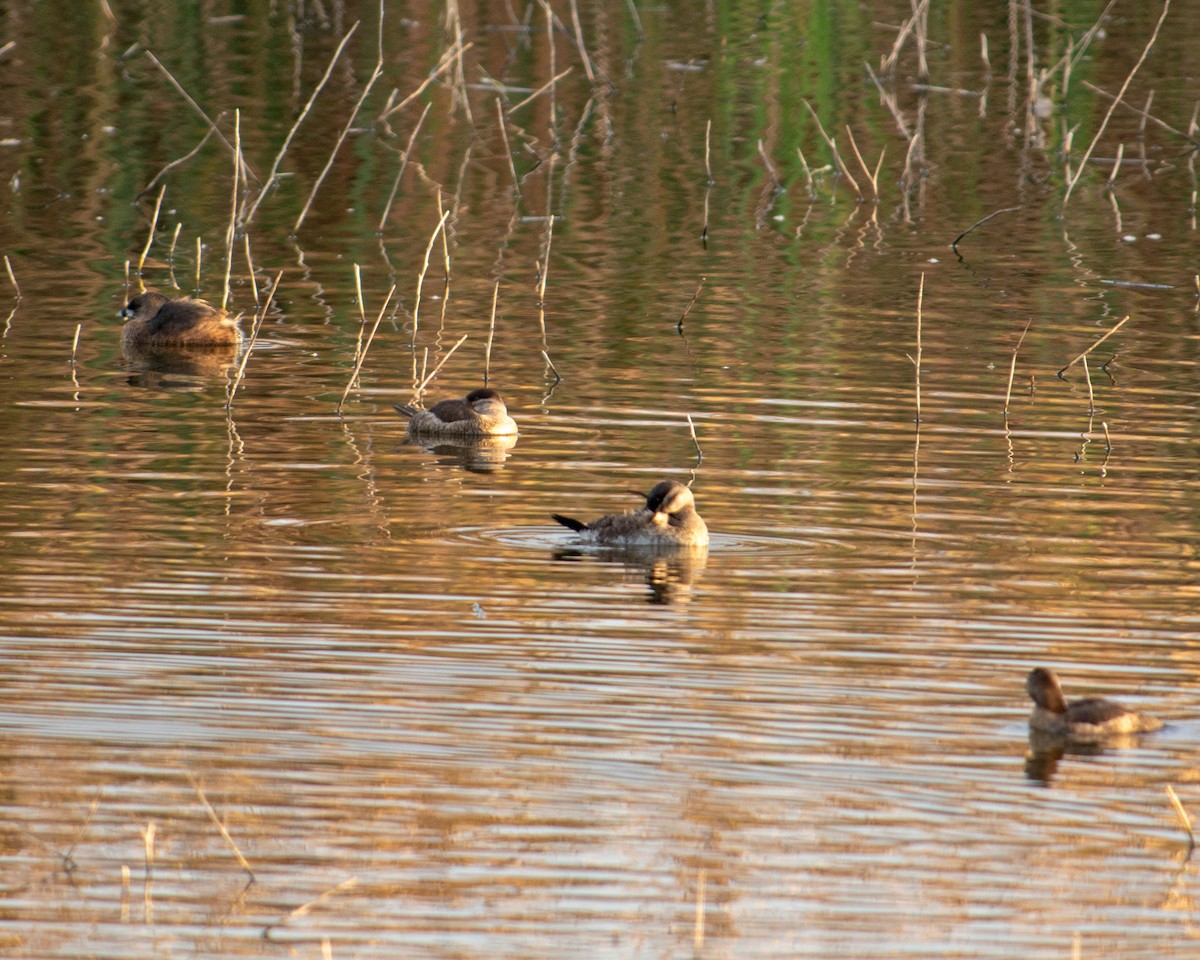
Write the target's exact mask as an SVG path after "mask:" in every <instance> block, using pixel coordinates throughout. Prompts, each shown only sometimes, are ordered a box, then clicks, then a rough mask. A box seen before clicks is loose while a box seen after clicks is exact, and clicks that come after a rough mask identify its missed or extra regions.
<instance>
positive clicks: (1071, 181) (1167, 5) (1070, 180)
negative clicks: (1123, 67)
mask: <svg viewBox="0 0 1200 960" xmlns="http://www.w3.org/2000/svg"><path fill="white" fill-rule="evenodd" d="M1170 9H1171V0H1163V8H1162V13H1161V14H1159V17H1158V22H1157V23H1156V24H1155V25H1154V32H1153V33H1152V34H1151V35H1150V39H1149V40H1148V41H1146V46H1145V48H1144V49H1143V50H1142V55H1141V56H1140V57H1138V61H1137V63H1135V64H1134V65H1133V69H1132V70H1130V71H1129V75H1128V76H1127V77H1126V78H1125V82H1124V83H1123V84H1121V89H1120V90H1118V91H1117V96H1116V98H1115V99H1114V100H1113V102H1112V103H1110V104H1109V105H1108V110H1107V112H1106V113H1105V114H1104V119H1103V120H1101V121H1100V127H1099V129H1097V130H1096V135H1095V136H1094V137H1092V142H1091V143H1089V144H1088V148H1087V150H1086V151H1084V154H1083V159H1081V160H1080V161H1079V165H1078V166H1077V167H1076V168H1075V175H1074V176H1072V175H1071V167H1070V161H1069V160H1068V161H1066V166H1067V170H1066V174H1067V191H1066V193H1065V194H1064V196H1063V202H1062V209H1063V210H1066V208H1067V203H1068V201H1070V199H1071V194H1072V193H1073V192H1074V190H1075V184H1077V183H1078V182H1079V178H1080V177H1081V176H1083V169H1084V167H1085V166H1087V162H1088V159H1089V158H1090V157H1091V155H1092V151H1093V150H1095V149H1096V144H1097V143H1098V142H1099V141H1100V138H1101V137H1102V136H1103V135H1104V131H1105V130H1106V129H1107V128H1108V121H1109V120H1110V119H1112V115H1113V111H1115V110H1116V109H1117V104H1118V103H1120V101H1121V98H1122V97H1124V96H1125V91H1126V90H1128V89H1129V85H1130V84H1131V83H1132V82H1133V78H1134V77H1135V76H1136V75H1137V72H1138V70H1140V69H1141V66H1142V64H1143V63H1145V62H1146V58H1147V57H1148V56H1150V50H1151V48H1152V47H1153V46H1154V42H1155V41H1156V40H1157V39H1158V32H1159V30H1161V29H1162V25H1163V21H1164V20H1166V19H1167V11H1168V10H1170ZM1068 366H1069V364H1068Z"/></svg>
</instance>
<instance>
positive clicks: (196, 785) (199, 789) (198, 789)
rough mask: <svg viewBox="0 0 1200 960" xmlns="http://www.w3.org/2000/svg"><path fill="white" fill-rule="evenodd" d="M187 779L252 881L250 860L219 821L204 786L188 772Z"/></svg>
mask: <svg viewBox="0 0 1200 960" xmlns="http://www.w3.org/2000/svg"><path fill="white" fill-rule="evenodd" d="M188 781H189V782H190V783H191V785H192V788H193V789H194V790H195V791H196V796H198V797H199V798H200V802H201V803H202V804H204V809H205V810H207V811H208V815H209V817H210V818H211V819H212V822H213V823H214V824H216V827H217V829H218V830H219V831H220V832H221V836H222V837H223V838H224V839H225V842H226V843H227V844H229V849H230V850H232V851H233V855H234V856H235V857H237V861H238V863H240V864H241V865H242V869H243V870H245V871H246V873H248V874H250V882H251V883H253V882H254V881H255V876H254V871H253V870H252V869H251V868H250V862H249V861H248V860H247V859H246V858H245V857H244V856H243V855H242V851H241V850H239V849H238V845H237V843H236V842H235V841H234V839H233V837H232V836H230V834H229V831H228V830H227V829H226V828H225V824H223V823H222V822H221V818H220V817H218V816H217V811H216V810H214V809H213V806H212V804H211V803H209V802H208V797H206V796H205V795H204V788H203V787H202V786H200V783H199V781H197V780H196V778H195V777H193V776H192V775H191V774H190V773H189V774H188Z"/></svg>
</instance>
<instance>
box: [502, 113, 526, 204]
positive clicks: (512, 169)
mask: <svg viewBox="0 0 1200 960" xmlns="http://www.w3.org/2000/svg"><path fill="white" fill-rule="evenodd" d="M496 117H497V119H498V120H499V122H500V137H501V139H503V140H504V156H505V158H506V159H507V160H508V172H509V173H511V174H512V178H513V190H515V191H516V192H517V194H518V195H520V193H521V181H520V180H518V179H517V165H516V164H515V163H514V162H513V155H512V147H510V146H509V145H508V128H507V126H506V125H505V122H504V105H503V104H502V103H501V102H500V98H499V97H497V98H496Z"/></svg>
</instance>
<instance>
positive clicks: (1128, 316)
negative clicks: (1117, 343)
mask: <svg viewBox="0 0 1200 960" xmlns="http://www.w3.org/2000/svg"><path fill="white" fill-rule="evenodd" d="M1131 316H1132V314H1126V315H1125V317H1124V318H1122V320H1121V322H1120V323H1118V324H1117V325H1116V326H1115V327H1113V328H1112V329H1111V330H1109V331H1108V333H1106V334H1105V335H1104V336H1102V337H1101V338H1100V339H1099V340H1097V341H1096V342H1095V343H1093V344H1092V345H1091V346H1090V347H1088V348H1087V349H1086V350H1084V351H1083V353H1081V354H1080V355H1079V356H1077V357H1076V358H1075V359H1074V360H1072V361H1071V362H1070V363H1068V364H1067V365H1066V366H1065V367H1063V368H1062V369H1061V370H1059V371H1058V374H1057V375H1058V376H1059V377H1061V376H1062V375H1063V374H1064V373H1066V372H1067V371H1068V370H1070V369H1071V368H1072V367H1073V366H1075V364H1077V363H1078V362H1079V361H1080V360H1082V359H1083V358H1084V357H1086V356H1087V355H1088V354H1089V353H1091V352H1092V351H1093V350H1095V349H1096V348H1097V347H1098V346H1100V344H1102V343H1103V342H1104V341H1105V340H1107V339H1108V338H1109V337H1111V336H1112V335H1113V334H1114V333H1116V332H1117V331H1118V330H1120V329H1121V328H1122V327H1123V326H1125V324H1126V322H1127V321H1128V320H1129V318H1130V317H1131Z"/></svg>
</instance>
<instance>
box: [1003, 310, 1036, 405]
mask: <svg viewBox="0 0 1200 960" xmlns="http://www.w3.org/2000/svg"><path fill="white" fill-rule="evenodd" d="M1031 323H1033V317H1030V318H1029V320H1027V321H1026V323H1025V329H1024V330H1022V331H1021V336H1020V338H1019V339H1018V340H1017V345H1016V346H1015V347H1013V352H1012V363H1011V364H1009V367H1008V389H1007V390H1006V391H1004V417H1005V419H1007V418H1008V401H1009V400H1010V399H1011V398H1012V387H1013V377H1014V376H1015V375H1016V372H1017V351H1018V350H1020V349H1021V344H1022V343H1024V342H1025V334H1027V333H1028V332H1029V325H1030V324H1031Z"/></svg>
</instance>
